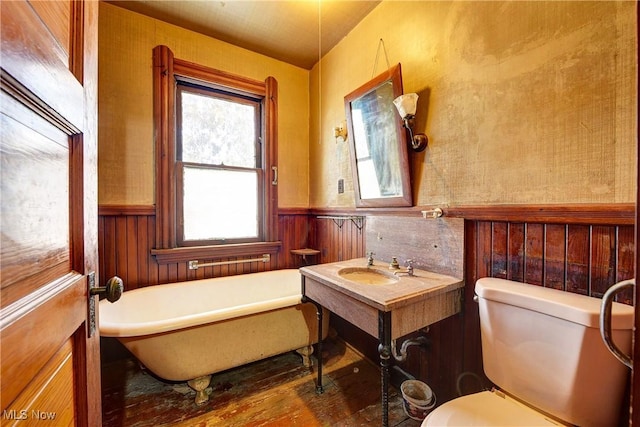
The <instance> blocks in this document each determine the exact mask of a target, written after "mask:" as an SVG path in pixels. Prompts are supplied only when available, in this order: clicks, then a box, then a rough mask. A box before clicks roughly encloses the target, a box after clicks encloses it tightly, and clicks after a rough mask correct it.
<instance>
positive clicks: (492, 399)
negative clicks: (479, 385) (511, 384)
mask: <svg viewBox="0 0 640 427" xmlns="http://www.w3.org/2000/svg"><path fill="white" fill-rule="evenodd" d="M421 425H422V426H425V427H427V426H430V427H435V426H438V427H441V426H465V427H473V426H478V427H479V426H482V427H486V426H505V427H506V426H509V427H514V426H523V427H524V426H532V427H543V426H562V425H565V424H562V423H560V422H558V421H554V420H552V419H551V418H550V417H548V416H546V415H544V414H542V413H540V412H538V411H535V410H534V409H532V408H530V407H528V406H526V405H524V404H522V403H520V402H518V401H517V400H515V399H513V398H510V397H508V396H506V395H504V394H503V393H501V392H500V391H496V390H492V391H481V392H479V393H474V394H469V395H466V396H464V397H459V398H457V399H453V400H450V401H449V402H447V403H444V404H443V405H442V406H440V407H438V409H436V410H434V411H432V412H431V413H430V414H429V415H427V417H426V418H425V419H424V421H423V422H422V424H421Z"/></svg>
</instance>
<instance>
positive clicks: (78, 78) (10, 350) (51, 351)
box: [0, 1, 101, 426]
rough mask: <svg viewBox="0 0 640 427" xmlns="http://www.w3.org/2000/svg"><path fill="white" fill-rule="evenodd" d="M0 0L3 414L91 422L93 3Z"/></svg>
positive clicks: (95, 410) (96, 408)
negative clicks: (89, 292) (90, 294)
mask: <svg viewBox="0 0 640 427" xmlns="http://www.w3.org/2000/svg"><path fill="white" fill-rule="evenodd" d="M0 8H1V10H0V19H1V23H0V24H1V25H0V28H1V43H2V44H1V49H2V51H1V55H2V62H1V63H0V68H1V70H0V88H1V91H0V127H2V133H1V136H0V155H1V161H2V165H1V174H2V176H1V178H2V182H1V185H2V188H1V192H2V197H1V198H0V203H1V208H2V217H1V234H0V298H1V303H0V351H1V355H0V357H1V358H2V365H1V367H0V370H1V372H0V374H1V377H0V403H1V408H0V411H1V413H0V424H2V425H4V424H5V423H7V424H9V425H11V424H14V423H18V422H19V423H20V425H30V424H34V425H36V424H37V425H39V423H41V422H42V419H43V418H41V417H46V419H47V420H49V421H51V420H52V419H53V420H54V424H55V425H91V426H95V425H100V424H101V405H100V353H99V337H98V336H97V334H94V335H93V336H89V331H88V327H87V325H88V324H89V318H88V316H89V314H88V313H89V310H88V301H89V300H88V298H89V297H88V279H87V278H88V275H89V274H90V273H92V272H96V269H97V171H96V167H97V158H96V153H97V147H96V144H97V23H98V20H97V13H98V3H97V2H95V1H88V2H86V3H85V2H82V1H55V2H32V1H11V2H6V1H0ZM96 273H97V272H96ZM92 298H94V299H96V298H97V297H92Z"/></svg>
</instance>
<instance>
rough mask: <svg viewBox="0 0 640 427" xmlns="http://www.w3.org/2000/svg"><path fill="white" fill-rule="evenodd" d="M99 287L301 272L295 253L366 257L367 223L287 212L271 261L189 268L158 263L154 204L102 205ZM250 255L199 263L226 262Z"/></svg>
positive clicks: (321, 258)
mask: <svg viewBox="0 0 640 427" xmlns="http://www.w3.org/2000/svg"><path fill="white" fill-rule="evenodd" d="M98 225H99V230H98V233H99V235H98V244H99V258H100V283H105V282H106V280H107V279H109V278H110V277H112V276H116V275H117V276H119V277H120V278H121V279H122V280H123V281H124V284H125V290H131V289H136V288H139V287H144V286H150V285H159V284H164V283H171V282H182V281H186V280H194V279H204V278H209V277H220V276H229V275H234V274H243V273H252V272H256V271H265V270H275V269H282V268H297V267H300V266H301V265H303V260H302V258H301V256H299V255H294V254H292V253H291V250H292V249H300V248H314V249H318V250H320V254H319V255H316V256H310V257H308V259H307V260H306V262H314V263H327V262H333V261H340V260H343V259H351V258H356V257H361V256H364V252H365V249H364V245H365V243H364V242H365V237H364V228H363V226H364V220H362V221H361V223H357V222H354V221H351V220H341V221H334V220H331V219H318V218H317V217H316V216H315V215H311V214H310V213H309V211H308V210H306V209H283V210H281V211H280V212H279V214H278V235H279V236H280V238H279V240H280V242H281V244H282V246H281V247H280V250H279V251H278V252H277V253H275V254H272V256H271V261H270V262H267V263H264V262H251V263H242V264H234V265H226V266H216V267H205V268H201V269H198V270H189V268H188V262H187V261H180V262H169V263H158V261H157V260H156V258H155V256H154V255H152V254H151V250H152V249H153V248H154V247H155V241H156V238H155V233H156V222H155V208H154V207H153V206H102V207H101V208H100V211H99V218H98ZM249 255H250V256H237V257H225V258H216V259H204V260H203V259H199V260H198V261H206V262H209V261H226V260H236V259H244V258H253V257H255V255H256V254H249Z"/></svg>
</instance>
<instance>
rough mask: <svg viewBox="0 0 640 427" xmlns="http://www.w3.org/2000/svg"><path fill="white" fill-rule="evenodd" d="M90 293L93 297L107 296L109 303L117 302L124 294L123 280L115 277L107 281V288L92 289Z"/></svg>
mask: <svg viewBox="0 0 640 427" xmlns="http://www.w3.org/2000/svg"><path fill="white" fill-rule="evenodd" d="M89 292H90V294H91V295H106V296H107V301H109V302H116V301H118V300H119V299H120V297H121V296H122V292H124V284H123V283H122V279H121V278H119V277H118V276H113V277H112V278H111V279H109V280H107V284H106V285H105V286H97V287H95V288H91V289H90V290H89Z"/></svg>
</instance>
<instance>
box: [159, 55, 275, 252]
mask: <svg viewBox="0 0 640 427" xmlns="http://www.w3.org/2000/svg"><path fill="white" fill-rule="evenodd" d="M276 112H277V83H276V81H275V79H273V78H272V77H269V78H267V79H266V81H265V82H259V81H255V80H250V79H247V78H244V77H240V76H234V75H230V74H228V73H224V72H221V71H218V70H214V69H211V68H207V67H204V66H200V65H197V64H193V63H190V62H186V61H181V60H178V59H174V58H173V54H172V53H171V51H170V50H169V49H168V48H167V47H166V46H158V47H156V48H155V49H154V121H155V122H154V126H155V135H156V163H157V164H156V171H157V172H156V249H155V250H154V254H155V255H156V258H157V259H158V261H159V262H161V259H160V258H163V257H165V258H167V257H169V258H171V261H175V260H176V258H175V257H176V256H177V255H175V249H176V248H182V249H185V248H187V247H197V248H200V249H199V256H201V257H204V256H206V255H207V254H208V255H212V256H213V255H215V256H227V255H228V256H232V255H240V254H252V253H265V252H270V251H269V250H268V248H271V249H273V248H275V247H276V246H274V244H273V243H272V244H270V245H269V244H268V243H267V242H274V241H275V240H276V238H277V236H278V234H277V217H276V210H277V187H276V185H277V166H276V165H277V156H276V153H277V150H276V148H277V146H276V139H277V138H276V136H277V134H276ZM276 243H277V244H278V245H279V242H276ZM265 244H267V249H265ZM238 246H240V247H241V248H242V252H240V251H239V249H238ZM207 247H210V248H212V252H215V254H214V253H206V252H202V248H207ZM225 248H226V249H225ZM172 250H174V251H173V254H172V255H167V254H169V253H170V252H172ZM210 252H211V251H210ZM181 253H185V251H184V250H183V251H182V252H181ZM165 255H166V256H165ZM185 257H186V258H184V259H187V258H188V259H191V257H192V253H190V252H188V251H187V252H186V254H185ZM167 262H169V261H167Z"/></svg>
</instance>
